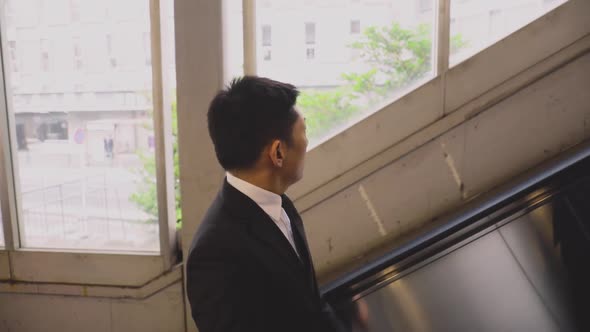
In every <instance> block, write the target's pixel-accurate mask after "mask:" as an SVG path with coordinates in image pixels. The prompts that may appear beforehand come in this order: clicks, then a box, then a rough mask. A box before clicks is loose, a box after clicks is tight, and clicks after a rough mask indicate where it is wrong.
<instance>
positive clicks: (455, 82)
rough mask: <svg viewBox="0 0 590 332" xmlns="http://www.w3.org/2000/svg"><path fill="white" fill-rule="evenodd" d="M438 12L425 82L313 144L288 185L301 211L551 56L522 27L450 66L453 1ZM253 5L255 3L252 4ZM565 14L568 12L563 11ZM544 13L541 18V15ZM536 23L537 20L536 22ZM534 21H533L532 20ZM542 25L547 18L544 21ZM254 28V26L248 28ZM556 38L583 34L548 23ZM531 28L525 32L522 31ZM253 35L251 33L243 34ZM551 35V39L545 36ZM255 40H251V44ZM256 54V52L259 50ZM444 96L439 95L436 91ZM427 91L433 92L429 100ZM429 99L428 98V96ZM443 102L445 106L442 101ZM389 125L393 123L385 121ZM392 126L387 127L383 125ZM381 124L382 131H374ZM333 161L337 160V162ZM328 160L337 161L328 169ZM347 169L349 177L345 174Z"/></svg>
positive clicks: (578, 0)
mask: <svg viewBox="0 0 590 332" xmlns="http://www.w3.org/2000/svg"><path fill="white" fill-rule="evenodd" d="M433 1H434V5H433V11H434V15H435V21H434V32H433V33H434V40H433V47H432V50H433V52H434V56H433V69H434V75H433V76H432V77H430V78H428V79H425V80H424V81H422V82H419V83H417V84H415V85H413V86H412V87H410V88H409V89H408V90H407V91H405V92H404V93H401V94H400V95H399V96H398V97H397V99H394V100H388V101H387V102H385V103H383V106H382V107H380V108H379V109H377V110H376V111H375V112H374V113H372V114H371V115H369V116H367V117H366V118H365V119H364V120H362V121H360V122H357V123H353V124H350V126H349V127H348V128H347V129H345V130H344V131H342V132H339V133H337V134H336V135H334V136H331V137H329V138H328V139H326V140H324V141H321V142H319V143H318V144H316V145H314V146H310V149H309V150H308V153H307V157H306V171H305V176H304V177H303V179H302V180H301V181H300V182H298V183H297V184H296V185H294V186H293V187H292V188H290V190H289V195H290V197H291V199H293V200H294V201H295V203H296V204H298V207H300V208H301V209H302V210H303V209H306V208H309V207H311V206H313V205H315V204H317V203H318V202H321V201H322V200H323V199H325V198H326V197H329V196H330V195H331V193H334V192H336V191H338V190H339V188H342V187H344V186H346V185H350V184H352V183H354V182H355V181H357V179H358V177H359V176H360V174H357V173H358V171H355V168H356V167H357V166H359V165H362V164H364V163H367V162H368V161H370V160H372V159H379V157H378V154H379V153H381V152H383V151H386V150H388V149H392V148H393V147H394V146H396V144H398V143H400V142H402V141H404V139H406V138H408V137H410V136H411V135H412V134H414V133H416V132H418V131H419V130H420V129H421V128H426V127H427V126H428V125H430V124H433V123H435V122H436V121H438V120H440V119H442V118H444V117H446V116H447V115H449V114H451V113H452V112H454V111H456V110H458V109H459V108H460V107H461V106H462V105H464V104H466V103H468V102H469V101H470V100H473V99H474V98H476V97H477V96H478V95H479V94H481V93H483V92H485V91H488V90H489V89H491V88H493V87H494V86H497V85H498V84H501V83H502V82H504V81H506V80H507V79H509V78H510V77H512V76H513V75H514V73H517V72H520V71H522V70H524V69H526V68H527V67H526V66H527V65H530V63H534V62H535V61H539V59H543V57H546V56H548V55H550V53H549V52H551V49H554V47H555V46H551V45H550V44H548V43H547V42H542V41H541V40H540V37H538V36H534V37H531V36H530V35H527V37H528V38H529V39H531V41H534V43H535V45H537V46H536V47H537V48H538V50H537V51H535V50H534V49H533V48H529V49H528V51H527V52H523V51H522V49H521V48H519V47H517V45H516V44H519V43H522V42H523V41H524V40H526V39H525V37H524V36H517V35H518V34H519V32H520V31H522V30H523V28H521V29H520V30H519V31H516V32H514V33H513V35H514V36H508V37H510V38H505V39H504V40H502V41H501V42H499V43H498V45H496V46H494V45H495V44H492V45H490V46H488V47H487V48H484V49H482V50H479V51H478V53H476V54H474V55H472V56H471V57H470V61H463V62H462V63H458V64H455V65H453V66H452V67H450V65H449V56H450V54H449V52H450V48H449V39H450V37H449V36H450V23H451V15H450V14H451V13H450V2H451V0H433ZM243 4H244V12H246V11H250V12H252V11H255V9H256V8H255V3H254V1H253V0H243ZM247 6H251V8H249V7H247ZM584 6H589V5H588V4H586V3H584V1H583V0H568V1H567V2H565V3H563V4H561V5H560V6H557V7H555V8H553V9H552V10H551V11H549V12H547V13H545V14H543V16H545V15H548V14H550V13H551V15H568V14H569V13H571V12H575V11H576V8H578V9H577V10H578V11H579V10H580V9H579V8H580V7H584ZM561 13H564V14H561ZM541 17H542V16H541ZM541 17H539V18H537V19H536V20H539V19H540V18H541ZM533 22H534V21H533ZM248 23H249V24H251V25H253V26H254V25H255V22H254V21H250V22H247V21H244V27H245V28H246V27H247V24H248ZM531 23H532V22H529V24H531ZM573 23H575V24H576V27H577V26H580V25H582V24H583V21H582V19H581V18H580V19H577V20H575V22H573ZM539 24H540V25H542V23H539ZM249 29H251V27H249ZM543 31H546V32H547V33H548V34H549V35H550V36H551V37H550V39H551V40H552V41H554V42H555V43H554V45H555V44H559V45H562V46H563V47H565V46H567V45H569V43H571V42H573V41H575V40H577V39H578V38H580V36H579V35H575V34H571V33H570V35H568V31H571V32H576V33H577V30H575V27H574V25H572V26H571V27H570V28H560V29H555V30H548V29H546V28H545V27H543ZM523 34H526V33H521V35H523ZM244 35H245V36H248V34H246V33H245V34H244ZM255 38H256V36H255V35H250V36H249V38H244V49H247V48H251V47H253V46H252V45H254V46H255V45H256V44H255V41H256V40H255ZM546 39H547V38H546ZM507 40H517V42H515V43H511V45H510V46H509V47H508V50H504V51H503V53H502V52H500V51H497V49H499V48H502V45H501V44H506V43H507ZM250 43H252V45H250ZM492 53H493V54H494V55H495V56H499V55H498V54H504V53H505V54H510V55H511V56H513V57H514V58H515V59H517V60H515V61H512V62H510V63H506V64H505V66H504V67H503V68H501V69H500V70H496V71H494V72H493V73H490V71H489V69H488V68H489V66H485V65H482V66H477V67H476V66H474V65H473V62H474V61H475V60H476V58H485V59H487V61H491V62H493V60H492V58H491V57H490V56H489V55H488V54H492ZM254 54H255V53H254ZM244 63H245V64H250V66H249V67H246V66H245V68H246V69H247V68H250V69H252V70H245V72H244V74H245V75H256V74H257V72H256V70H255V69H256V58H255V56H254V57H252V56H249V54H248V53H246V52H245V53H244ZM459 77H469V78H470V79H471V81H472V82H474V84H470V85H467V86H466V85H465V84H462V82H460V79H459ZM436 95H439V98H433V97H432V96H436ZM426 96H430V99H431V100H428V98H426ZM425 98H426V99H425ZM416 99H419V100H420V102H414V103H413V104H416V106H415V107H414V106H412V107H404V104H407V101H408V100H416ZM441 105H442V106H441ZM385 124H388V125H385ZM384 127H387V128H388V129H387V130H385V129H383V128H384ZM375 128H381V130H375ZM334 160H338V162H337V163H334ZM325 165H333V167H331V168H330V169H327V168H326V167H325ZM345 174H348V175H347V176H343V175H345Z"/></svg>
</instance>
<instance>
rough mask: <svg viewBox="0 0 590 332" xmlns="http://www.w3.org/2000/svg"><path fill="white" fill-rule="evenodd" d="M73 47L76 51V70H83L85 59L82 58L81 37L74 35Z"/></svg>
mask: <svg viewBox="0 0 590 332" xmlns="http://www.w3.org/2000/svg"><path fill="white" fill-rule="evenodd" d="M72 48H73V52H74V57H73V59H74V70H76V71H81V70H82V68H83V67H84V61H83V59H82V45H81V42H80V37H74V38H73V39H72Z"/></svg>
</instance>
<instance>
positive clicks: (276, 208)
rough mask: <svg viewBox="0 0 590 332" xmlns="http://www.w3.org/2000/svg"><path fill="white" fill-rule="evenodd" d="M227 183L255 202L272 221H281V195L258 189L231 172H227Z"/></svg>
mask: <svg viewBox="0 0 590 332" xmlns="http://www.w3.org/2000/svg"><path fill="white" fill-rule="evenodd" d="M226 177H227V182H228V183H229V184H230V185H231V186H232V187H234V188H236V189H237V190H238V191H240V192H241V193H242V194H244V195H246V196H248V197H249V198H250V199H251V200H253V201H254V202H255V203H256V204H258V206H260V208H261V209H262V210H263V211H264V212H266V214H268V215H269V216H270V217H271V218H272V219H274V220H275V221H278V220H280V219H281V209H282V203H283V199H282V198H281V196H280V195H277V194H275V193H273V192H270V191H268V190H265V189H262V188H260V187H257V186H255V185H253V184H251V183H249V182H246V181H244V180H242V179H240V178H238V177H236V176H234V175H232V174H231V173H230V172H226Z"/></svg>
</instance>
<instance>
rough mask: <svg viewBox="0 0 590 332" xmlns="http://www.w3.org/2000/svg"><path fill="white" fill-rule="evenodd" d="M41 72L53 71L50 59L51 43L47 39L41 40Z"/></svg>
mask: <svg viewBox="0 0 590 332" xmlns="http://www.w3.org/2000/svg"><path fill="white" fill-rule="evenodd" d="M40 43H41V45H40V46H41V71H44V72H48V71H50V70H51V64H50V59H49V52H50V50H49V41H48V40H47V39H41V42H40Z"/></svg>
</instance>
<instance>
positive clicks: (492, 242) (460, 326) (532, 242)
mask: <svg viewBox="0 0 590 332" xmlns="http://www.w3.org/2000/svg"><path fill="white" fill-rule="evenodd" d="M585 165H589V164H588V160H586V162H585ZM578 168H579V167H578ZM584 173H586V174H587V173H590V167H587V169H586V167H584V168H583V172H582V174H581V175H580V174H578V176H577V178H575V179H574V180H572V179H571V177H569V178H568V179H569V180H568V181H566V182H563V181H561V180H560V182H559V183H558V185H557V186H554V187H553V189H551V190H550V192H547V193H545V194H543V195H540V196H538V197H537V198H536V199H534V200H528V201H527V203H526V204H520V206H519V208H518V209H512V210H511V213H510V214H505V215H503V216H502V218H497V219H493V220H491V221H489V220H488V222H487V224H486V226H485V227H483V228H481V229H479V230H478V231H477V232H475V233H474V234H471V235H470V236H469V237H467V238H463V239H461V240H460V241H457V242H456V243H454V244H452V245H450V246H448V247H446V248H445V249H444V250H442V251H440V252H438V253H435V254H433V255H430V256H428V257H427V258H425V259H421V260H419V261H415V262H414V263H413V264H411V266H405V267H404V268H403V269H397V270H396V269H393V270H394V272H392V273H389V274H387V273H383V271H387V268H384V269H382V271H381V272H378V273H374V275H378V274H379V273H381V277H379V278H375V277H372V276H368V277H366V278H365V279H366V280H373V281H371V282H372V284H371V285H370V286H366V285H365V286H363V287H357V285H358V284H362V281H360V282H357V283H356V284H355V285H354V286H351V285H350V284H349V285H348V287H347V289H348V290H350V289H358V290H359V291H358V292H357V293H356V294H352V296H349V297H348V299H344V298H343V297H341V298H340V299H339V300H338V301H336V302H332V305H333V306H334V308H335V310H336V312H337V314H338V316H340V317H341V318H342V319H343V320H344V321H345V323H346V324H345V325H347V326H350V327H351V331H378V332H384V331H590V323H589V318H588V316H589V315H588V314H587V312H586V309H585V307H586V304H585V303H586V302H587V301H588V299H589V298H590V286H589V284H590V177H588V176H587V175H585V174H584ZM486 218H487V216H484V217H483V218H480V219H486ZM450 237H452V235H451V236H450ZM390 271H391V269H390ZM383 276H384V277H383ZM355 287H357V288H355ZM337 291H338V290H332V291H331V293H332V294H331V295H334V293H336V292H337ZM347 294H349V295H350V293H347ZM347 296H348V295H347ZM331 298H332V299H338V296H332V297H331Z"/></svg>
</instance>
